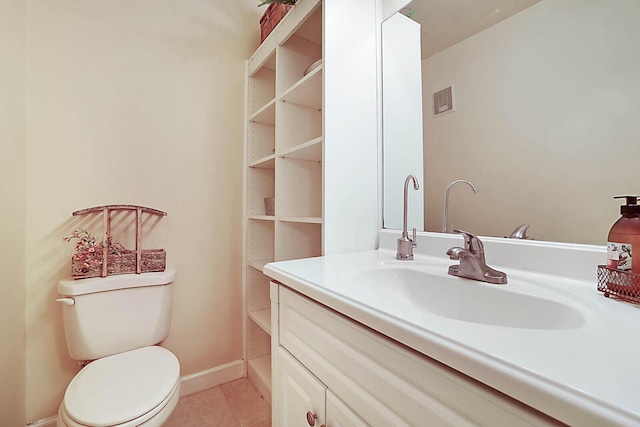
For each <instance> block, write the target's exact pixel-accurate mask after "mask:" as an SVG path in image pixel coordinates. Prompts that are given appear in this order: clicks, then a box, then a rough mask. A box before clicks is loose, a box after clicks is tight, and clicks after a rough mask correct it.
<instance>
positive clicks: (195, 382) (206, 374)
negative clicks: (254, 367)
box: [180, 360, 244, 397]
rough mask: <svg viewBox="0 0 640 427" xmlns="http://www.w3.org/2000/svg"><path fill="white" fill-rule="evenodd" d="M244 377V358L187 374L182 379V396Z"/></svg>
mask: <svg viewBox="0 0 640 427" xmlns="http://www.w3.org/2000/svg"><path fill="white" fill-rule="evenodd" d="M242 377H244V360H236V361H233V362H231V363H227V364H226V365H220V366H216V367H215V368H211V369H207V370H206V371H200V372H196V373H195V374H191V375H186V376H184V377H182V379H181V381H180V396H181V397H184V396H189V395H190V394H194V393H198V392H199V391H204V390H207V389H210V388H213V387H216V386H219V385H220V384H224V383H228V382H229V381H233V380H237V379H238V378H242Z"/></svg>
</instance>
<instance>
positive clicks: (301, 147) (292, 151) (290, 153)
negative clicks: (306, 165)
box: [280, 136, 324, 162]
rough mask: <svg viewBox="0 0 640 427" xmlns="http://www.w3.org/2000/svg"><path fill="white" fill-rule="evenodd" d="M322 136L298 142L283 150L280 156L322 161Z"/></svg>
mask: <svg viewBox="0 0 640 427" xmlns="http://www.w3.org/2000/svg"><path fill="white" fill-rule="evenodd" d="M323 139H324V138H323V137H321V136H320V137H318V138H314V139H312V140H311V141H307V142H304V143H302V144H298V145H296V146H294V147H291V148H289V149H287V150H285V151H284V152H283V153H282V154H280V157H282V158H283V159H295V160H309V161H314V162H321V161H322V141H323Z"/></svg>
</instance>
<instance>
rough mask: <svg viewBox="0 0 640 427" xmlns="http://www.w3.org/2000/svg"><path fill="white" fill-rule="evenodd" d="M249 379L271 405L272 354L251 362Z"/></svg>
mask: <svg viewBox="0 0 640 427" xmlns="http://www.w3.org/2000/svg"><path fill="white" fill-rule="evenodd" d="M248 371H249V372H248V376H249V379H250V380H251V381H252V382H253V384H254V385H255V386H256V389H257V390H258V391H259V392H260V394H262V397H264V399H265V400H267V401H268V402H269V404H271V354H265V355H264V356H260V357H257V358H255V359H250V360H249V370H248Z"/></svg>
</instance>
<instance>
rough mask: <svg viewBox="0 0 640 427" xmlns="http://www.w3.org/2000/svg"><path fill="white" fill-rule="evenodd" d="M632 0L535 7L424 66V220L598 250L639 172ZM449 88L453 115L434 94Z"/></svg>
mask: <svg viewBox="0 0 640 427" xmlns="http://www.w3.org/2000/svg"><path fill="white" fill-rule="evenodd" d="M639 17H640V2H638V1H636V0H617V1H614V2H605V1H584V0H544V1H542V2H540V3H538V4H536V5H534V6H532V7H530V8H529V9H526V10H525V11H523V12H521V13H519V14H517V15H515V16H513V17H511V18H509V19H507V20H505V21H503V22H501V23H499V24H498V25H496V26H494V27H492V28H490V29H488V30H486V31H484V32H482V33H480V34H478V35H476V36H474V37H472V38H470V39H468V40H466V41H464V42H461V43H459V44H457V45H455V46H453V47H451V48H449V49H447V50H445V51H443V52H441V53H439V54H437V55H434V56H432V57H430V58H428V59H426V60H425V61H424V62H423V73H424V74H423V76H424V80H423V81H424V93H425V103H424V114H425V141H426V144H425V153H424V156H425V180H426V197H425V225H426V229H427V230H429V231H438V230H440V228H441V224H442V202H443V199H444V190H445V188H446V186H447V185H448V183H450V182H451V181H453V180H455V179H468V180H470V181H471V182H473V183H474V184H475V186H476V187H477V188H478V191H479V193H478V194H472V193H471V191H470V190H469V188H466V187H465V188H462V187H456V189H454V190H453V191H452V192H451V197H450V206H449V220H450V221H449V223H450V224H453V225H454V226H456V227H460V228H463V229H467V230H469V231H473V232H476V233H478V234H484V235H496V236H504V235H508V234H509V233H510V232H511V231H513V229H514V228H516V227H517V226H518V225H520V224H522V223H529V224H531V228H530V231H529V234H530V235H532V236H533V237H534V238H536V239H540V240H553V241H568V242H575V243H592V244H604V242H605V239H606V236H607V233H608V230H609V228H610V227H611V225H612V224H613V222H614V221H615V220H616V219H617V218H618V216H619V214H618V212H619V210H618V202H617V201H613V200H612V199H611V197H612V196H614V195H618V194H627V192H630V194H637V193H638V182H639V180H640V173H639V172H638V171H639V169H638V164H639V163H640V150H638V135H640V120H638V119H637V111H638V110H640V84H638V76H639V75H640V48H639V45H638V40H639V39H640V26H638V18H639ZM451 83H454V84H455V88H456V99H457V111H456V112H455V113H451V114H447V115H444V116H442V117H439V118H436V119H433V117H432V106H431V94H432V93H433V92H434V91H436V90H438V89H441V88H443V87H445V86H447V85H449V84H451Z"/></svg>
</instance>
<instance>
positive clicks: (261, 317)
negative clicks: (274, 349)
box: [249, 308, 271, 335]
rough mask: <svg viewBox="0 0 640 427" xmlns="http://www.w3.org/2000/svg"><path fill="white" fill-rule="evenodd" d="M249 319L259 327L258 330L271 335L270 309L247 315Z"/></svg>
mask: <svg viewBox="0 0 640 427" xmlns="http://www.w3.org/2000/svg"><path fill="white" fill-rule="evenodd" d="M249 319H251V320H253V322H254V323H255V324H256V325H258V326H260V328H261V329H262V330H263V331H265V332H266V333H268V334H269V335H271V309H270V308H267V309H265V310H260V311H254V312H252V313H249Z"/></svg>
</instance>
